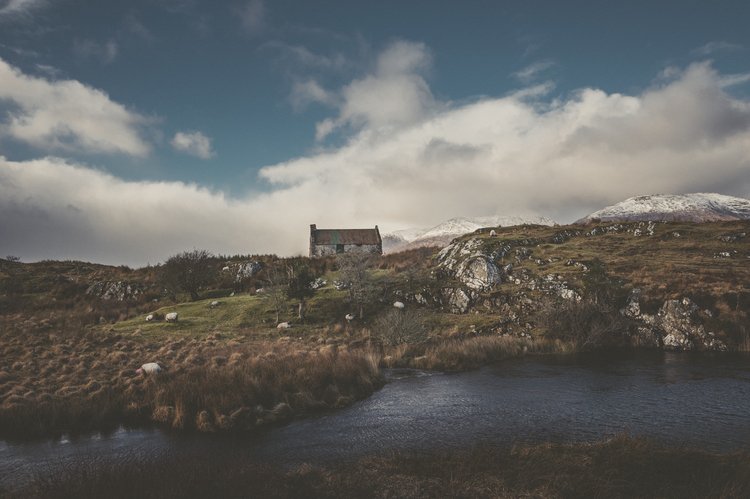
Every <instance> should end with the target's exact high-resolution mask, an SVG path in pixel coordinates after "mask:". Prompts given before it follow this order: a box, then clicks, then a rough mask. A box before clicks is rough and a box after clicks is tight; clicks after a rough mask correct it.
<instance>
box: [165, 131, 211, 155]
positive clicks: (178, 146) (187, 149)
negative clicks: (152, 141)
mask: <svg viewBox="0 0 750 499" xmlns="http://www.w3.org/2000/svg"><path fill="white" fill-rule="evenodd" d="M170 143H171V144H172V147H173V148H174V149H175V150H176V151H180V152H184V153H185V154H190V155H191V156H196V157H198V158H201V159H210V158H212V157H213V156H214V155H215V153H214V151H213V149H212V147H211V139H210V138H209V137H206V136H205V135H203V134H202V133H201V132H177V133H176V134H175V135H174V137H173V138H172V141H171V142H170Z"/></svg>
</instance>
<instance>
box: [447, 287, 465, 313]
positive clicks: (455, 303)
mask: <svg viewBox="0 0 750 499" xmlns="http://www.w3.org/2000/svg"><path fill="white" fill-rule="evenodd" d="M443 296H444V298H445V300H446V302H447V303H448V309H449V310H450V311H451V312H452V313H454V314H465V313H466V312H468V311H469V306H470V305H471V297H470V296H469V295H468V294H467V293H466V291H464V290H463V289H461V288H446V289H444V290H443Z"/></svg>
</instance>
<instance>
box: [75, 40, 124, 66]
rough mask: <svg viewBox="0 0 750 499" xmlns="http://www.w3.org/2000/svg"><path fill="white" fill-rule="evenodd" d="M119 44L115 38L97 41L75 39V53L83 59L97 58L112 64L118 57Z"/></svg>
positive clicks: (104, 62)
mask: <svg viewBox="0 0 750 499" xmlns="http://www.w3.org/2000/svg"><path fill="white" fill-rule="evenodd" d="M118 52H119V46H118V44H117V42H115V41H114V40H107V41H106V42H102V43H99V42H95V41H93V40H75V41H74V42H73V53H74V54H75V55H76V57H79V58H81V59H95V60H97V61H99V62H101V63H103V64H111V63H113V62H114V61H115V59H116V58H117V54H118Z"/></svg>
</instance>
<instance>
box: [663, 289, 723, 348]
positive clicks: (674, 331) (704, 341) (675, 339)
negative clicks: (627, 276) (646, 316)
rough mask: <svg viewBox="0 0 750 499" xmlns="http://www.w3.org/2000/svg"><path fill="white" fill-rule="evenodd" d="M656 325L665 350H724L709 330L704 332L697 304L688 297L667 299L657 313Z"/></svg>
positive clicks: (721, 343) (719, 341) (720, 342)
mask: <svg viewBox="0 0 750 499" xmlns="http://www.w3.org/2000/svg"><path fill="white" fill-rule="evenodd" d="M656 325H657V327H658V329H659V330H660V332H661V333H662V344H663V346H664V349H666V350H726V349H727V347H726V345H725V344H724V342H722V341H721V340H719V339H718V338H716V337H715V335H714V334H713V333H711V332H706V329H705V327H704V326H703V324H702V321H701V319H700V316H699V313H698V306H697V305H696V304H695V303H693V301H692V300H691V299H690V298H683V299H682V300H667V301H665V302H664V305H663V306H662V307H661V309H660V310H659V313H658V314H657V320H656Z"/></svg>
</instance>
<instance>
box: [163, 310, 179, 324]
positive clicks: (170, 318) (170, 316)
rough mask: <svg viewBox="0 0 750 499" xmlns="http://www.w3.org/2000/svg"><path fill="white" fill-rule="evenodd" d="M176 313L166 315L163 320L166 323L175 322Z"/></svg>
mask: <svg viewBox="0 0 750 499" xmlns="http://www.w3.org/2000/svg"><path fill="white" fill-rule="evenodd" d="M178 318H179V317H178V315H177V312H169V313H168V314H167V315H165V316H164V319H165V320H166V321H167V322H177V319H178Z"/></svg>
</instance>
